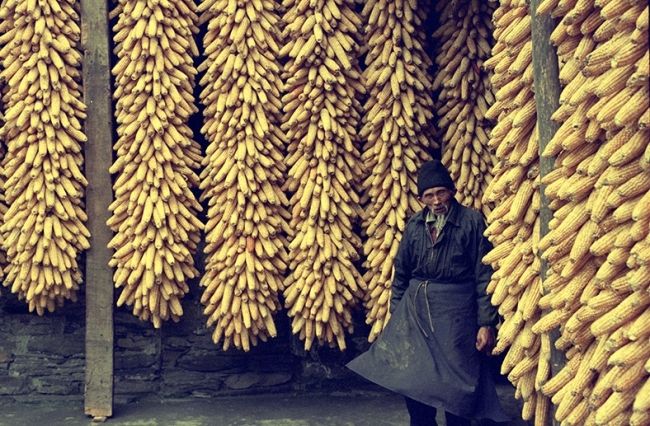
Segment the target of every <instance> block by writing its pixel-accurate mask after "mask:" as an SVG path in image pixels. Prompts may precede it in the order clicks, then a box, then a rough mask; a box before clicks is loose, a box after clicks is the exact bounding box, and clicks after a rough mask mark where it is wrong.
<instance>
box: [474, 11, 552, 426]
mask: <svg viewBox="0 0 650 426" xmlns="http://www.w3.org/2000/svg"><path fill="white" fill-rule="evenodd" d="M493 19H494V25H495V30H494V38H495V42H496V44H495V46H494V48H493V49H492V57H491V58H490V59H488V60H487V61H486V62H485V64H484V66H485V67H486V68H488V69H491V70H493V71H494V75H493V76H492V79H491V82H492V87H493V90H494V93H495V103H494V105H492V106H491V107H490V108H489V110H488V111H487V112H486V114H485V117H486V118H487V119H489V120H495V121H496V125H495V126H494V128H493V129H492V132H491V135H490V141H489V144H488V147H489V148H490V149H492V150H493V152H494V154H495V155H496V157H497V158H498V159H499V161H498V163H497V165H496V167H495V169H494V179H493V180H492V181H491V182H490V183H489V185H488V187H487V188H486V191H485V194H484V197H483V203H484V204H486V203H495V205H496V207H495V208H494V210H492V212H491V213H490V215H489V216H488V223H489V226H488V228H487V230H486V235H487V236H488V239H489V240H490V241H491V242H492V244H493V245H494V249H493V250H491V251H490V252H489V253H488V254H487V255H486V256H485V257H484V259H483V262H485V263H488V264H491V265H492V267H493V268H494V270H495V272H494V274H493V276H492V281H491V282H490V284H489V286H488V292H489V293H491V294H492V303H493V304H494V305H496V306H499V313H500V314H501V315H502V316H503V317H504V320H505V321H504V323H503V325H502V326H501V328H500V329H499V333H498V337H497V346H496V348H495V350H494V351H495V353H501V352H503V351H505V350H506V349H508V348H509V349H508V352H507V354H506V356H505V358H504V361H503V364H502V367H501V373H502V374H504V375H507V376H508V379H509V380H510V381H511V382H512V383H513V384H514V385H515V386H516V394H515V396H516V397H518V398H521V399H523V401H524V404H523V412H522V417H523V418H524V419H526V420H529V419H532V418H533V417H534V419H535V424H539V425H543V424H545V422H546V419H547V416H548V406H549V400H548V398H547V397H545V396H544V395H543V394H542V393H541V392H540V390H539V387H540V384H542V383H544V382H545V381H546V379H547V378H548V375H549V373H550V351H551V347H550V340H549V338H548V336H546V335H541V336H540V335H538V334H535V333H533V330H532V326H533V324H535V322H536V321H537V320H538V319H539V316H540V311H539V308H538V301H539V299H540V295H541V287H540V285H541V284H540V279H539V273H540V260H539V257H538V256H537V244H538V241H539V231H540V224H539V218H538V215H539V208H540V194H539V158H538V140H537V132H536V128H535V123H536V118H537V115H536V105H535V98H534V96H533V91H532V89H533V66H532V49H531V47H532V41H531V30H530V14H529V11H528V7H527V4H526V2H524V1H517V2H514V1H513V2H501V4H500V6H499V8H498V9H497V10H496V11H495V12H494V17H493Z"/></svg>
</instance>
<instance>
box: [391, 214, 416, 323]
mask: <svg viewBox="0 0 650 426" xmlns="http://www.w3.org/2000/svg"><path fill="white" fill-rule="evenodd" d="M410 230H411V226H409V224H407V225H406V229H405V230H404V235H403V236H402V240H401V241H400V243H399V248H398V249H397V255H396V256H395V261H394V263H393V265H394V267H395V274H394V275H393V285H392V288H391V297H390V313H393V311H394V310H395V307H397V304H398V303H399V302H400V300H402V296H403V295H404V292H405V291H406V289H407V288H408V286H409V280H410V279H411V271H412V266H413V265H412V259H413V256H412V253H411V249H410V247H411V244H410V243H409V240H410V238H411V237H410V234H411V232H410Z"/></svg>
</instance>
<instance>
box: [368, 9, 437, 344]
mask: <svg viewBox="0 0 650 426" xmlns="http://www.w3.org/2000/svg"><path fill="white" fill-rule="evenodd" d="M363 16H364V18H365V20H366V31H365V33H366V35H365V40H366V45H367V46H368V54H367V57H366V63H367V68H366V69H365V71H364V80H365V85H366V87H367V89H368V100H367V101H366V104H365V105H364V114H365V115H364V116H363V127H362V130H361V133H360V136H361V138H362V139H363V141H364V143H365V144H364V147H363V154H362V159H363V164H364V167H365V172H366V177H365V180H364V181H363V183H362V186H361V187H362V188H363V191H364V199H365V200H367V203H368V205H367V207H366V209H365V211H364V220H363V232H364V233H365V235H367V240H366V241H365V243H364V246H363V251H364V253H365V255H366V262H365V263H364V266H365V268H366V270H367V272H366V274H365V276H364V280H365V281H366V282H367V283H368V291H367V292H366V295H365V307H366V311H367V316H366V322H367V323H368V324H371V325H372V328H371V331H370V336H369V338H368V340H370V341H371V342H372V341H373V340H375V338H376V337H377V335H378V334H379V333H380V332H381V330H382V329H383V328H384V325H385V324H386V322H387V321H388V318H389V313H388V310H389V306H388V304H389V301H390V286H391V282H392V270H393V259H394V258H395V255H396V254H397V248H398V245H399V242H400V240H401V238H402V234H403V232H404V229H405V226H406V220H407V219H408V216H409V215H410V214H411V213H412V212H414V211H417V210H419V209H421V206H420V204H419V203H418V202H417V198H416V197H417V195H418V192H417V188H416V185H415V176H416V174H417V169H418V167H419V166H420V164H421V163H423V162H424V161H426V160H428V159H430V155H431V151H432V150H433V148H435V147H436V145H435V144H434V142H433V127H432V113H431V110H432V108H433V101H432V99H431V95H430V93H431V87H432V86H431V78H430V76H429V70H430V68H431V66H432V64H431V60H430V58H429V57H428V56H427V53H426V52H425V50H424V41H425V40H426V34H424V33H423V32H422V30H421V28H422V23H423V21H424V18H425V13H424V10H423V8H421V7H418V6H417V1H403V2H392V1H388V0H371V1H367V2H366V3H365V5H364V9H363Z"/></svg>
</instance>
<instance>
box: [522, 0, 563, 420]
mask: <svg viewBox="0 0 650 426" xmlns="http://www.w3.org/2000/svg"><path fill="white" fill-rule="evenodd" d="M541 2H542V0H530V13H531V37H532V42H533V75H534V79H535V104H536V106H537V130H538V140H539V156H540V161H539V163H540V164H539V169H540V175H541V177H542V178H543V177H544V176H546V175H547V174H548V173H550V172H551V171H552V170H553V164H554V162H555V159H554V158H547V157H542V152H543V151H544V149H545V148H546V145H547V144H548V143H549V142H550V140H551V139H552V138H553V135H555V132H556V131H557V129H558V127H559V125H558V124H557V123H555V122H554V121H553V120H551V115H552V114H553V113H554V112H555V110H557V108H558V107H559V106H560V92H561V86H560V77H559V74H560V72H559V66H558V58H557V53H556V51H555V48H554V47H553V45H552V44H551V33H552V32H553V29H554V28H555V23H554V21H553V18H551V16H549V15H545V16H538V15H537V13H536V11H537V7H538V6H539V4H540V3H541ZM545 189H546V187H545V185H542V186H541V187H540V191H541V208H540V212H539V219H540V225H541V236H542V237H543V236H544V235H546V234H547V233H548V231H549V229H548V224H549V222H550V221H551V219H552V218H553V212H552V211H551V209H550V208H549V207H548V205H549V200H548V198H547V197H546V195H545ZM548 269H549V268H548V263H547V262H546V261H542V264H541V279H542V283H543V282H544V280H545V279H546V276H547V273H548ZM558 337H559V331H558V330H554V331H553V332H552V333H551V372H552V373H553V374H554V375H555V374H557V373H558V372H559V371H560V370H561V369H562V367H563V366H564V364H565V363H566V359H565V358H564V354H563V353H562V352H560V351H558V350H557V349H555V341H556V340H557V339H558ZM552 411H553V413H552V416H551V418H553V420H552V422H551V424H553V425H556V424H559V423H558V422H557V421H556V420H555V419H554V417H555V416H554V414H555V413H554V411H555V410H554V409H553V410H552Z"/></svg>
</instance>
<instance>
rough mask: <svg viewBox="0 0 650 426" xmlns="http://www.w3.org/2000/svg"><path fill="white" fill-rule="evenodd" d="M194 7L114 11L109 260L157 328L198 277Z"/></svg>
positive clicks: (122, 299) (150, 4)
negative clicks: (194, 191) (193, 122)
mask: <svg viewBox="0 0 650 426" xmlns="http://www.w3.org/2000/svg"><path fill="white" fill-rule="evenodd" d="M194 10H195V6H194V4H193V2H192V1H190V0H174V1H170V2H158V1H154V0H139V1H134V0H120V1H119V3H118V5H117V6H116V8H115V9H114V10H113V12H112V16H113V17H117V23H116V24H115V27H114V41H115V53H116V55H117V58H118V61H117V63H116V64H115V66H114V68H113V74H114V75H115V86H116V89H115V93H114V97H115V99H116V101H117V102H116V106H115V117H116V121H117V124H118V127H117V135H118V140H117V142H116V143H115V145H114V149H115V153H116V157H117V159H116V161H115V163H114V164H113V165H112V167H111V168H110V171H111V173H113V174H115V175H116V178H115V183H114V184H113V191H114V193H115V201H114V202H113V203H112V204H111V205H110V207H109V208H110V211H111V212H112V216H111V218H110V219H109V220H108V225H109V226H110V228H111V229H112V230H113V231H114V232H115V236H114V238H113V239H112V240H111V242H110V243H109V247H110V248H112V249H114V250H115V252H114V253H113V257H112V259H111V262H110V265H111V266H113V267H115V268H116V271H115V274H114V281H115V286H116V287H118V288H119V287H121V288H122V292H121V294H120V296H119V299H118V301H117V305H118V306H121V305H122V304H124V303H126V304H127V305H129V306H133V314H134V315H136V316H137V317H139V318H140V319H142V320H145V321H152V322H153V325H154V327H156V328H158V327H160V326H161V324H162V321H164V320H167V319H169V318H172V319H173V320H174V321H177V320H178V319H179V317H180V316H181V315H182V314H183V309H182V307H181V303H180V300H181V299H182V297H183V296H184V295H185V293H187V292H188V290H189V288H188V284H187V282H188V280H190V279H192V278H194V277H195V276H196V275H197V270H196V268H195V267H194V259H193V256H194V253H195V251H196V245H197V243H198V241H199V232H200V230H201V228H202V224H201V222H200V221H199V220H198V218H197V213H198V212H199V211H200V210H201V205H200V204H199V203H198V201H197V200H196V197H195V196H194V195H193V194H192V188H193V187H195V186H197V185H198V177H197V176H196V174H195V173H194V171H193V169H195V168H197V167H198V166H199V164H200V160H201V148H200V146H199V145H198V143H196V142H195V141H194V140H193V139H192V131H191V130H190V128H189V127H188V125H187V122H188V119H189V117H190V115H192V113H194V112H196V107H195V106H194V103H193V102H194V99H193V96H192V90H193V86H194V76H195V74H196V69H195V67H194V65H193V59H192V57H193V56H195V55H197V54H198V52H197V48H196V45H195V43H194V40H193V35H194V33H195V32H196V31H197V27H196V25H195V22H196V20H197V17H196V14H195V13H194Z"/></svg>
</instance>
